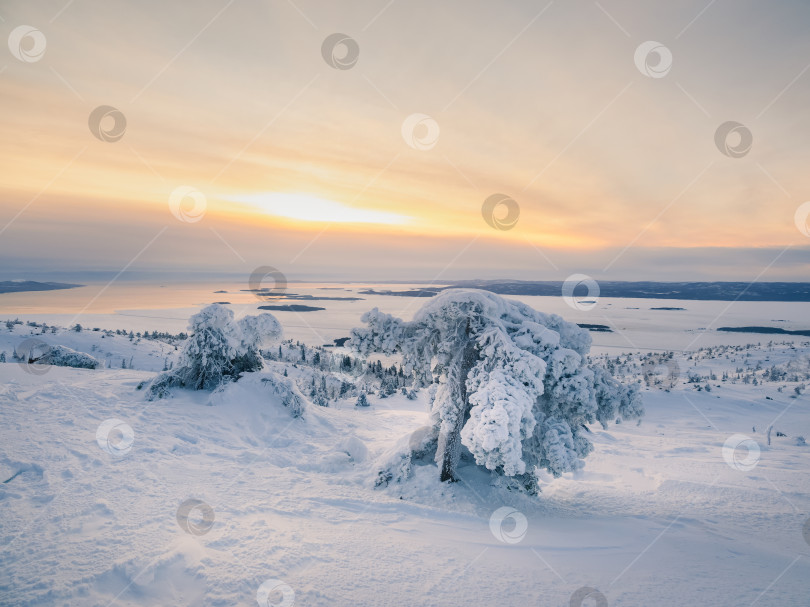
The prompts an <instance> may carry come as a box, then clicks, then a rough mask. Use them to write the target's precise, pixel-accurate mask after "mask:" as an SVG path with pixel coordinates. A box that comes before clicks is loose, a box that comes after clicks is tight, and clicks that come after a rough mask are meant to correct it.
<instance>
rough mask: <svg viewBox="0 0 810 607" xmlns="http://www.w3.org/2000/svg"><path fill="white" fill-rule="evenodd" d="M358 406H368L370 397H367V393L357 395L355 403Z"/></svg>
mask: <svg viewBox="0 0 810 607" xmlns="http://www.w3.org/2000/svg"><path fill="white" fill-rule="evenodd" d="M355 406H356V407H368V406H369V404H368V398H366V393H365V392H361V393H360V396H358V397H357V402H356V403H355Z"/></svg>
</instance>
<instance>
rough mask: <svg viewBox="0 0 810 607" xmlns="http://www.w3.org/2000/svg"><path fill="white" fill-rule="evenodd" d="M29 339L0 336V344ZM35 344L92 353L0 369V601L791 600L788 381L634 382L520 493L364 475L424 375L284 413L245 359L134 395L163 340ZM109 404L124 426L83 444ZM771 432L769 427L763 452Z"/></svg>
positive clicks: (803, 572)
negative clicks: (402, 385) (583, 459)
mask: <svg viewBox="0 0 810 607" xmlns="http://www.w3.org/2000/svg"><path fill="white" fill-rule="evenodd" d="M29 331H30V329H29V328H28V327H25V326H17V327H15V329H14V332H12V333H9V332H8V331H6V330H5V329H2V330H0V351H5V352H6V353H7V355H9V354H10V352H11V351H12V349H13V346H14V344H15V343H16V342H18V341H19V340H20V339H21V338H22V337H24V336H26V335H27V334H28V332H29ZM41 337H42V338H43V340H46V341H48V340H50V339H53V341H52V343H60V344H63V345H66V346H68V347H71V348H73V349H77V350H80V351H84V352H88V353H91V354H93V355H94V356H96V357H97V358H99V359H101V360H107V359H108V358H109V359H110V360H111V364H110V367H111V368H104V369H99V370H95V371H91V370H78V369H67V368H57V367H51V368H49V369H48V370H47V372H45V373H43V374H42V375H35V374H31V373H29V372H26V370H25V369H24V368H23V367H22V366H20V365H19V364H16V363H13V362H7V363H5V364H0V428H2V430H1V433H0V604H3V605H100V606H111V605H121V606H125V605H133V606H134V605H166V604H177V605H222V606H225V605H228V606H231V605H253V604H256V600H257V591H258V590H259V589H260V587H262V585H263V583H265V582H266V581H267V580H278V582H273V583H270V584H269V586H268V585H265V586H264V588H269V587H274V588H275V590H274V591H273V592H271V593H270V594H269V602H266V603H265V604H273V605H286V606H287V607H289V606H290V605H292V604H293V603H292V602H291V601H292V600H294V604H295V605H301V606H303V605H307V606H308V605H324V606H326V605H330V606H331V605H337V606H343V605H347V606H348V605H360V606H364V605H403V604H409V605H425V606H430V605H436V606H440V605H441V606H449V605H453V606H455V605H491V604H498V605H538V606H543V607H546V606H548V607H552V606H555V607H556V606H567V605H577V604H578V603H577V602H571V597H572V595H574V594H575V593H576V591H577V590H578V589H580V588H582V587H592V588H595V589H598V591H599V592H601V593H602V594H603V595H604V597H605V601H606V603H604V602H603V603H600V602H599V601H598V600H597V598H596V597H595V596H593V595H592V596H591V598H588V599H586V600H585V601H584V602H582V605H585V606H589V605H593V606H595V605H604V604H607V605H610V606H611V607H614V606H620V605H622V606H632V607H636V606H639V605H657V606H669V605H672V606H675V605H678V606H681V605H711V606H721V605H728V606H738V605H757V606H768V605H774V606H776V605H779V606H780V607H785V606H796V607H799V606H805V605H807V604H810V598H809V597H808V583H807V581H808V579H810V545H809V544H808V543H809V542H810V528H807V532H806V534H805V535H803V526H805V525H807V523H806V521H808V517H810V466H808V458H810V447H807V446H805V447H802V446H799V445H797V444H796V437H797V436H799V435H803V436H805V437H807V438H808V439H810V402H808V401H809V400H810V399H809V398H808V392H804V393H803V394H802V395H800V396H799V395H796V394H795V393H794V390H793V385H794V384H790V383H785V382H773V383H760V384H759V385H752V384H743V383H742V382H738V383H735V384H731V383H722V385H720V384H721V382H720V381H717V382H711V383H712V385H713V386H715V387H714V388H713V389H712V391H711V392H706V391H705V390H701V391H697V390H695V387H694V386H693V385H689V384H686V383H684V381H683V378H681V380H680V381H679V382H678V385H677V386H676V387H675V388H674V389H673V390H672V391H670V392H666V391H664V390H660V389H655V388H653V389H649V390H646V391H645V392H644V401H645V404H646V407H647V416H646V417H645V419H644V420H643V423H642V424H641V425H640V426H635V425H630V424H624V425H619V426H611V427H610V428H609V429H608V430H607V431H602V430H601V429H600V428H597V427H593V428H592V430H593V432H594V436H593V442H594V443H595V445H596V451H595V453H593V454H592V455H591V456H590V457H589V458H588V459H587V464H586V467H585V469H584V471H582V472H580V473H578V474H577V475H576V477H574V476H572V475H567V476H565V477H563V478H561V479H557V480H552V479H550V478H549V479H547V481H548V482H547V483H545V484H544V486H543V492H542V494H541V496H540V497H539V498H529V497H527V496H525V495H519V494H515V493H511V492H509V491H506V490H505V489H504V488H502V487H499V486H493V483H492V482H491V478H490V476H489V475H488V474H487V473H485V472H484V471H482V470H481V469H479V468H476V467H474V466H473V465H471V464H470V463H469V462H468V463H467V464H466V465H464V466H463V467H462V469H461V477H462V482H460V483H457V484H452V485H449V484H440V483H439V482H438V472H437V469H436V468H435V467H433V466H422V467H420V468H418V469H417V473H416V476H415V478H413V479H411V480H410V481H409V482H407V483H405V484H402V485H391V486H390V487H388V488H385V489H374V487H373V480H374V476H375V472H376V460H377V458H379V457H380V455H381V454H382V453H383V452H384V451H385V450H386V449H388V448H389V447H390V446H391V445H392V444H393V443H394V442H395V441H396V440H398V439H400V438H401V437H402V436H404V435H407V434H408V433H409V432H411V431H413V430H415V429H417V428H418V427H420V426H422V425H424V424H425V423H426V421H427V415H426V409H427V406H426V403H425V402H424V400H422V399H424V397H425V395H424V391H423V392H422V395H421V398H420V399H419V400H416V401H409V400H407V399H405V398H404V397H402V396H399V395H398V396H394V397H391V398H388V399H385V400H377V399H374V398H372V399H371V401H372V406H371V407H370V408H369V409H367V410H363V409H357V408H355V407H354V406H353V400H352V401H341V402H340V403H338V405H337V406H332V407H330V408H322V407H314V406H311V407H309V409H308V411H307V413H306V415H305V417H304V418H303V419H292V418H291V417H290V416H289V414H288V411H287V410H286V409H285V408H283V407H282V406H281V405H280V404H279V403H277V402H275V401H274V400H273V398H272V397H271V396H269V395H268V393H267V390H266V388H265V387H264V386H263V385H262V382H261V381H260V380H261V376H262V374H261V373H259V374H253V375H252V376H251V377H249V378H244V379H242V380H241V381H240V382H239V383H237V384H231V385H229V386H228V387H227V388H226V389H225V391H223V392H220V393H217V394H214V395H210V394H206V393H188V392H181V393H180V394H179V395H178V396H176V397H175V398H173V399H170V400H166V401H157V402H147V401H145V400H144V398H143V394H142V392H140V391H138V390H137V389H136V387H137V385H138V384H139V383H140V382H142V381H143V380H146V379H149V378H151V377H152V376H153V375H154V372H155V371H158V370H160V368H162V366H163V364H164V361H165V360H166V358H167V357H169V358H171V356H173V352H174V348H173V347H172V346H169V345H167V344H161V343H160V342H152V341H149V340H141V342H140V343H135V342H134V341H132V342H131V341H129V339H128V338H126V337H121V336H114V337H105V338H104V339H101V334H100V333H98V332H96V333H94V332H87V331H84V332H82V333H73V332H59V333H57V334H54V335H52V336H49V335H47V334H46V335H43V336H41ZM752 337H754V338H753V339H751V340H750V341H758V340H759V337H761V336H752ZM761 341H763V342H764V341H765V340H761ZM108 354H109V356H107V355H108ZM808 354H810V346H808V345H807V344H806V340H805V345H799V346H796V347H795V349H794V350H791V349H790V348H789V347H787V346H785V347H780V348H777V349H775V350H768V349H767V348H766V347H762V348H755V349H753V350H752V351H751V356H750V357H746V364H748V363H753V364H756V361H763V364H764V366H768V365H770V364H772V363H774V362H784V361H785V360H788V359H792V360H805V358H803V357H807V355H808ZM123 359H127V361H129V359H132V361H133V362H132V366H133V367H134V368H133V369H121V368H120V361H121V360H123ZM766 359H767V360H766ZM697 362H698V364H697V366H695V362H694V361H692V362H690V361H687V360H686V359H685V358H682V359H681V360H680V364H681V368H682V369H684V370H686V369H687V368H692V367H695V368H697V369H698V370H699V371H700V372H701V373H708V372H710V371H712V370H714V371H715V372H716V373H717V374H718V375H720V374H721V373H722V372H723V371H729V370H732V369H734V368H735V367H739V366H740V364H741V363H740V362H739V361H737V362H734V361H732V360H730V359H727V358H725V357H723V356H721V357H718V358H716V359H712V358H705V357H704V358H702V359H701V360H699V361H697ZM273 365H274V366H276V365H278V363H273ZM718 385H719V386H720V387H716V386H718ZM780 386H786V387H787V388H786V389H783V390H782V391H781V392H780V391H778V388H779V387H780ZM110 419H116V420H120V422H121V423H122V424H123V425H121V424H119V428H120V429H122V430H123V434H122V435H121V436H118V438H117V439H115V438H114V439H113V441H112V443H111V444H110V445H108V444H107V443H106V442H104V441H102V444H99V442H98V441H97V430H98V428H99V426H100V425H101V424H102V423H103V422H105V421H106V420H110ZM770 424H774V431H777V430H780V431H782V432H784V433H785V434H787V436H786V437H779V438H777V437H775V435H774V437H773V441H772V445H771V446H770V447H769V446H768V445H767V439H766V437H765V430H766V428H767V427H768V426H769V425H770ZM128 428H131V431H132V434H131V440H132V443H131V445H130V446H128V445H129V440H130V435H129V434H128ZM753 428H756V432H754V431H753ZM735 434H743V435H746V436H749V437H750V438H751V439H753V440H754V441H755V442H756V443H757V445H758V447H759V449H760V455H759V458H758V459H756V458H754V459H752V460H750V461H751V463H755V464H756V465H755V466H754V467H750V466H747V465H746V461H747V460H745V458H744V454H743V456H741V457H738V459H737V460H732V464H735V465H736V467H735V465H730V464H728V463H727V462H726V461H725V459H724V456H723V450H722V448H723V444H724V442H725V441H726V440H727V439H729V437H731V436H732V435H735ZM113 435H114V434H113ZM114 436H115V435H114ZM116 440H119V441H121V442H116ZM108 451H109V452H108ZM110 452H112V453H110ZM752 457H753V456H752ZM746 468H750V469H746ZM189 499H198V500H201V501H202V502H203V503H204V504H205V505H207V506H208V507H210V511H208V510H206V507H203V508H197V509H196V510H195V511H194V512H193V513H192V517H191V518H190V521H191V525H190V526H189V525H188V524H187V523H186V526H187V527H188V530H184V528H183V527H182V526H181V523H184V521H183V520H182V518H181V521H180V522H178V517H177V514H178V509H179V508H180V507H181V504H183V503H184V502H186V500H189ZM503 507H508V508H510V509H511V510H507V511H503V510H499V509H500V508H503ZM201 513H202V516H203V518H202V519H200V518H199V517H200V515H201ZM211 513H213V525H212V526H210V529H209V528H208V524H209V523H210V517H211ZM510 513H511V514H510ZM493 515H495V518H494V519H493ZM507 515H509V516H507ZM206 516H207V518H206ZM504 517H505V518H504ZM523 517H525V521H526V528H525V534H524V533H522V527H521V523H522V522H523V520H524V518H523ZM500 518H503V519H504V520H503V522H502V524H498V523H499V519H500ZM515 523H517V528H516V525H515ZM282 591H284V592H282ZM285 593H286V594H285Z"/></svg>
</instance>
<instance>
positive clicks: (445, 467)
mask: <svg viewBox="0 0 810 607" xmlns="http://www.w3.org/2000/svg"><path fill="white" fill-rule="evenodd" d="M466 333H467V336H468V338H469V334H470V323H469V321H467V329H466ZM477 359H478V352H477V350H476V347H475V342H473V341H471V340H470V339H468V340H467V342H466V344H465V346H464V348H463V349H462V350H461V352H460V353H459V354H458V356H457V358H456V360H455V361H453V366H454V367H456V368H457V369H458V377H457V384H456V386H455V390H454V391H455V393H456V396H455V400H456V403H457V405H458V409H457V410H458V415H457V416H456V419H455V423H454V424H453V426H452V428H450V431H449V432H446V433H440V434H439V444H438V449H437V452H438V455H439V457H440V458H441V475H440V477H439V478H440V480H441V481H442V482H444V481H456V480H457V479H456V467H457V466H458V461H459V459H460V457H461V429H462V428H463V427H464V422H466V421H467V415H468V414H469V411H470V402H469V400H468V399H467V375H469V373H470V370H471V369H472V368H473V365H474V364H475V362H476V360H477Z"/></svg>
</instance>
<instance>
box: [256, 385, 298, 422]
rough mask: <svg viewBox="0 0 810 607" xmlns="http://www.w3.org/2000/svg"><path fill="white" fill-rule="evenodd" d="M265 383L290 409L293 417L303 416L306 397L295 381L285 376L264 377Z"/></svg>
mask: <svg viewBox="0 0 810 607" xmlns="http://www.w3.org/2000/svg"><path fill="white" fill-rule="evenodd" d="M262 385H264V386H265V387H266V388H267V389H268V390H269V391H270V392H271V393H272V394H273V395H274V396H276V397H277V398H278V399H279V400H280V401H281V404H282V405H284V406H285V407H287V408H288V409H289V410H290V415H292V416H293V417H301V416H302V415H303V414H304V409H305V403H306V399H305V398H304V396H303V395H302V394H301V392H300V391H299V390H298V387H297V386H296V385H295V382H294V381H292V380H291V379H289V378H286V377H283V376H277V375H276V376H271V377H263V378H262Z"/></svg>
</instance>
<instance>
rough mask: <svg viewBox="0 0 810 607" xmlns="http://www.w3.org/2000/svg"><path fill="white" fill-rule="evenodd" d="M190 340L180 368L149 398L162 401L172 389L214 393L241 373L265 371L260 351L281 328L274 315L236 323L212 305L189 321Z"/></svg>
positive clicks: (155, 385) (157, 382) (159, 380)
mask: <svg viewBox="0 0 810 607" xmlns="http://www.w3.org/2000/svg"><path fill="white" fill-rule="evenodd" d="M188 328H189V331H190V332H191V335H190V337H189V338H188V340H187V341H186V343H185V345H184V346H183V350H182V351H181V352H180V358H179V362H178V365H177V366H176V367H175V368H174V369H172V370H171V371H165V372H163V373H161V374H160V375H158V376H157V377H156V378H155V379H154V380H153V381H152V383H151V384H150V386H149V396H150V398H161V397H163V396H165V395H166V394H167V391H168V389H169V388H172V387H184V388H189V389H191V390H213V389H214V388H216V387H217V386H219V385H220V384H222V383H223V382H225V381H229V380H231V379H236V378H238V377H239V375H240V374H241V373H245V372H250V371H257V370H259V369H261V368H262V365H263V363H262V358H261V354H260V353H259V349H260V347H261V346H262V345H263V344H265V343H266V342H268V341H270V340H272V339H276V338H278V337H280V336H281V325H280V324H279V323H278V321H277V320H276V318H275V317H274V316H273V315H271V314H266V313H265V314H259V315H258V316H246V317H244V318H242V319H241V320H240V321H239V322H234V319H233V312H232V311H231V310H230V309H228V308H226V307H225V306H223V305H220V304H212V305H210V306H208V307H206V308H203V309H202V310H200V311H199V312H198V313H197V314H195V315H193V316H192V317H191V318H190V319H189V325H188Z"/></svg>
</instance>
